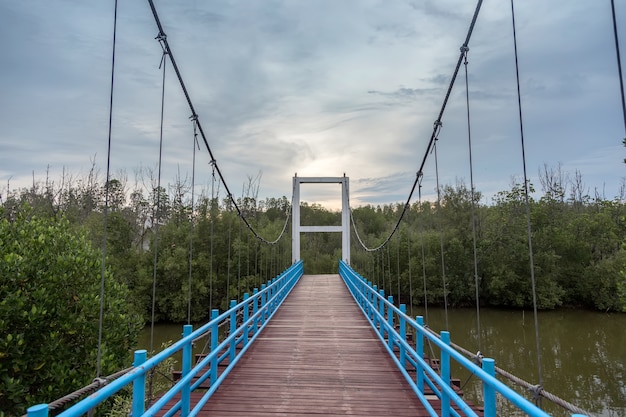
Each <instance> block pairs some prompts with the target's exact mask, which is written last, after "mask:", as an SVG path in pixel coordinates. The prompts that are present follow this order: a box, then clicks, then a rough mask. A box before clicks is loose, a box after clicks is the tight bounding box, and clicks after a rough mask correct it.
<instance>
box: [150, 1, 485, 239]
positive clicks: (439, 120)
mask: <svg viewBox="0 0 626 417" xmlns="http://www.w3.org/2000/svg"><path fill="white" fill-rule="evenodd" d="M149 1H150V2H152V0H149ZM482 4H483V1H482V0H478V2H477V3H476V8H475V10H474V15H473V16H472V21H471V23H470V26H469V29H468V31H467V35H466V36H465V41H464V42H463V45H462V47H461V53H460V55H459V59H458V60H457V63H456V67H455V68H454V72H453V73H452V78H451V79H450V84H449V85H448V90H447V91H446V95H445V98H444V100H443V103H442V104H441V108H440V110H439V115H438V116H437V119H436V120H435V122H434V123H433V132H432V134H431V136H430V140H429V141H428V145H427V146H426V151H425V152H424V157H423V158H422V162H421V164H420V167H419V169H418V170H417V175H416V176H415V180H414V181H413V185H412V187H411V191H410V192H409V196H408V197H407V199H406V203H405V204H404V209H403V210H402V212H401V213H400V216H398V220H397V222H396V224H395V226H394V228H393V230H392V231H391V233H390V234H389V235H388V236H387V238H386V239H384V241H383V242H382V243H381V244H380V245H378V246H376V247H373V248H369V247H367V246H366V245H365V244H364V243H363V241H362V240H361V239H360V237H359V234H358V233H356V236H357V240H358V241H359V244H361V246H362V247H363V249H365V250H366V251H376V250H378V249H379V248H381V247H382V246H385V245H387V243H389V240H391V238H392V237H393V235H394V234H395V233H396V232H397V231H398V228H399V227H400V223H401V222H402V218H403V217H404V215H405V213H406V211H407V207H410V203H411V199H412V198H413V193H414V192H415V188H416V187H417V184H418V182H419V180H420V178H421V177H422V176H423V173H424V166H425V165H426V161H427V159H428V156H429V155H430V153H431V148H432V147H433V145H434V143H435V140H436V138H437V136H438V135H439V131H440V129H441V127H442V119H443V114H444V112H445V110H446V106H447V105H448V100H449V98H450V94H451V93H452V88H453V87H454V82H455V81H456V77H457V75H458V72H459V68H460V67H461V64H462V63H463V58H464V52H463V48H464V47H467V46H468V44H469V41H470V38H471V37H472V33H473V31H474V26H475V25H476V20H477V19H478V14H479V13H480V9H481V6H482ZM170 58H171V56H170ZM350 215H352V210H351V214H350ZM353 225H354V222H353ZM355 231H356V230H355Z"/></svg>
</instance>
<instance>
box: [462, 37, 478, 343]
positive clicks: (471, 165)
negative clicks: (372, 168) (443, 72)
mask: <svg viewBox="0 0 626 417" xmlns="http://www.w3.org/2000/svg"><path fill="white" fill-rule="evenodd" d="M468 52H469V48H467V47H465V60H464V62H463V63H464V65H465V107H466V108H467V143H468V147H469V169H470V199H471V200H472V201H471V203H472V243H473V247H472V249H473V253H474V286H475V288H476V323H477V326H476V330H477V332H478V351H480V350H482V349H481V338H482V333H481V330H480V296H479V286H478V256H477V253H476V252H477V251H476V207H475V206H476V203H475V201H474V165H473V163H472V129H471V124H470V102H469V77H468V74H467V64H468V62H467V53H468Z"/></svg>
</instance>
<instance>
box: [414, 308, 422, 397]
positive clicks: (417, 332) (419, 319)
mask: <svg viewBox="0 0 626 417" xmlns="http://www.w3.org/2000/svg"><path fill="white" fill-rule="evenodd" d="M415 321H416V322H417V324H419V326H420V327H424V317H422V316H417V317H415ZM415 348H416V350H417V357H418V358H419V359H424V334H423V333H422V331H421V330H420V329H415ZM415 376H416V379H417V381H416V382H417V389H418V390H419V391H420V392H421V393H422V394H423V393H424V367H423V366H422V363H421V362H420V361H419V360H418V361H417V369H416V370H415Z"/></svg>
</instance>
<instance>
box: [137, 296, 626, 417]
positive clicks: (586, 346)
mask: <svg viewBox="0 0 626 417" xmlns="http://www.w3.org/2000/svg"><path fill="white" fill-rule="evenodd" d="M412 314H413V315H422V316H424V317H425V318H426V317H427V318H428V321H427V324H428V325H429V327H430V328H432V329H433V330H436V331H440V330H444V329H445V327H446V324H445V323H446V318H445V311H444V310H443V309H432V308H429V309H428V312H426V311H425V310H423V309H420V308H417V307H416V308H414V310H413V312H412ZM538 321H539V341H540V346H541V349H540V352H541V373H542V379H543V387H544V389H546V390H547V391H549V392H551V393H553V394H555V395H557V396H559V397H561V398H563V399H565V400H567V401H569V402H571V403H573V404H575V405H577V406H578V407H580V408H582V409H584V410H587V411H589V412H591V413H592V414H593V415H598V416H606V417H609V416H610V417H626V385H625V379H626V314H605V313H599V312H589V311H579V310H561V311H548V312H540V313H539V316H538ZM480 322H481V338H480V351H481V352H482V353H483V355H484V356H485V357H492V358H494V359H495V360H496V366H498V367H500V368H502V369H505V370H507V371H509V372H511V373H513V374H514V375H517V376H518V377H520V378H522V379H524V380H526V381H528V382H530V383H532V384H538V383H539V377H538V373H539V371H538V366H537V349H536V337H535V326H534V318H533V314H532V311H522V310H495V309H481V310H480ZM448 323H449V329H448V330H449V331H450V334H451V339H452V342H454V343H456V344H457V345H460V346H463V347H464V348H466V349H467V350H469V351H472V352H477V351H478V350H479V348H478V346H479V342H478V331H477V325H476V323H477V320H476V311H475V310H474V309H449V310H448ZM195 327H197V326H194V328H195ZM181 333H182V325H172V324H159V325H157V326H155V336H154V342H153V344H154V346H155V347H157V348H158V347H159V346H160V345H161V342H163V341H167V340H177V339H178V338H180V335H181ZM149 341H150V328H149V327H148V328H146V330H145V331H144V332H143V334H142V337H141V340H140V348H148V347H149V345H150V342H149ZM200 344H201V343H200ZM196 349H198V350H201V349H202V346H196ZM178 366H180V360H179V363H178ZM453 376H454V377H456V378H459V379H461V383H462V384H465V385H464V388H463V389H464V392H465V396H466V398H468V399H469V400H474V401H475V402H479V401H480V398H481V386H480V384H479V383H478V382H477V381H476V378H469V379H468V377H469V375H468V374H467V372H465V373H464V372H463V371H462V370H461V369H453ZM466 382H467V383H466ZM499 407H500V405H499ZM502 407H504V406H502ZM543 408H544V409H545V410H546V411H547V412H548V413H549V414H551V415H555V416H569V415H570V413H568V412H565V411H563V410H562V409H561V408H559V407H556V406H553V405H552V404H550V403H549V401H547V400H545V399H544V400H543ZM499 414H500V415H514V413H513V412H512V411H511V410H508V409H506V408H500V413H499Z"/></svg>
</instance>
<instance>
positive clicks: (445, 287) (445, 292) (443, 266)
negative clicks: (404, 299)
mask: <svg viewBox="0 0 626 417" xmlns="http://www.w3.org/2000/svg"><path fill="white" fill-rule="evenodd" d="M437 141H438V139H435V144H434V145H433V152H434V153H435V180H436V182H437V220H439V246H440V249H441V282H442V286H443V308H444V311H445V315H446V330H448V329H449V328H450V324H449V322H448V285H447V284H448V283H447V281H446V255H445V252H444V245H443V220H442V213H441V187H440V186H439V158H438V157H437Z"/></svg>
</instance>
